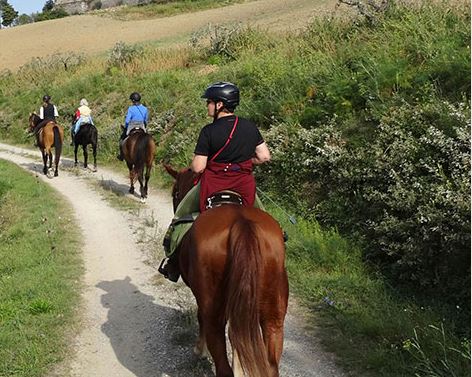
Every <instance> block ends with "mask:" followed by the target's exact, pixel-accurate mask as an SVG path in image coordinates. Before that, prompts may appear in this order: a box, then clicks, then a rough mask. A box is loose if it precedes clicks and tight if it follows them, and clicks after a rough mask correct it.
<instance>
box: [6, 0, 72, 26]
mask: <svg viewBox="0 0 472 377" xmlns="http://www.w3.org/2000/svg"><path fill="white" fill-rule="evenodd" d="M66 16H68V14H67V12H66V11H65V10H64V9H62V8H55V7H54V0H47V1H46V2H45V3H44V6H43V9H42V12H36V13H32V14H29V15H28V14H26V13H22V14H20V15H19V14H18V11H17V10H16V9H15V8H14V7H13V6H12V5H11V4H10V3H9V2H8V0H0V21H1V22H0V28H4V27H11V26H18V25H25V24H30V23H32V22H39V21H46V20H52V19H54V18H62V17H66Z"/></svg>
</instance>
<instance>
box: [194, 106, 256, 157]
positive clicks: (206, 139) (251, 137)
mask: <svg viewBox="0 0 472 377" xmlns="http://www.w3.org/2000/svg"><path fill="white" fill-rule="evenodd" d="M235 120H236V116H235V115H229V116H226V117H223V118H220V119H217V120H216V121H215V122H213V123H210V124H208V125H206V126H205V127H204V128H203V129H202V130H201V132H200V136H199V138H198V141H197V145H196V147H195V152H194V153H195V154H196V155H200V156H207V157H209V158H210V159H211V157H212V156H213V155H215V154H216V152H218V150H219V149H220V148H221V147H223V145H224V144H225V143H226V140H228V137H229V135H230V133H231V130H232V128H233V125H234V122H235ZM263 142H264V139H263V138H262V135H261V133H260V132H259V130H258V129H257V127H256V125H255V124H254V123H253V122H251V121H250V120H247V119H243V118H239V120H238V124H237V127H236V129H235V131H234V134H233V137H232V139H231V142H230V143H229V144H228V145H227V147H226V148H225V149H224V150H223V151H222V152H221V153H220V154H219V155H218V156H217V157H216V158H215V160H214V161H215V162H243V161H246V160H249V159H251V158H252V157H253V156H254V151H255V149H256V147H257V146H258V145H260V144H262V143H263Z"/></svg>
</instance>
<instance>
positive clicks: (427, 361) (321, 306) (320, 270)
mask: <svg viewBox="0 0 472 377" xmlns="http://www.w3.org/2000/svg"><path fill="white" fill-rule="evenodd" d="M268 210H269V211H270V212H271V213H272V214H273V215H274V217H276V218H277V219H279V221H280V223H281V225H282V227H283V228H284V229H285V230H286V231H287V233H288V235H289V240H288V242H287V270H288V274H289V279H290V291H291V293H292V294H293V293H295V295H296V296H298V297H300V298H301V299H302V301H303V303H304V304H305V306H306V307H308V308H309V310H310V312H311V313H312V314H313V317H312V318H313V321H314V323H313V325H314V327H316V328H317V329H318V330H317V333H316V336H318V337H321V340H322V343H323V344H324V346H325V347H326V349H327V350H329V351H332V352H334V353H335V354H336V355H337V362H338V363H339V364H340V365H342V366H343V367H345V368H346V369H347V370H350V371H352V373H353V374H354V375H366V374H367V375H371V376H377V377H380V376H384V377H400V376H405V377H406V376H415V377H420V376H431V377H432V376H434V377H439V376H444V377H446V376H457V377H459V376H464V377H465V376H470V340H468V339H460V338H458V337H457V336H455V335H454V334H453V333H451V331H450V329H451V328H453V325H452V324H451V323H444V317H443V316H442V315H441V313H440V311H439V310H438V307H432V308H431V307H427V306H422V305H421V304H420V303H419V302H418V301H417V300H415V299H414V298H411V297H403V296H400V295H399V294H398V293H396V292H395V291H394V290H393V289H392V288H391V287H389V286H388V285H387V284H386V283H385V280H383V279H381V278H380V277H378V278H377V277H376V275H375V274H374V273H373V272H372V271H369V269H368V267H366V265H365V263H364V262H363V260H362V251H361V249H360V247H359V246H356V245H355V244H354V243H353V242H350V241H349V240H347V239H346V238H343V237H342V236H340V235H339V233H338V232H337V231H335V230H325V229H322V228H321V227H320V226H319V225H318V223H316V222H314V221H308V220H303V219H298V222H297V223H296V224H295V225H294V224H291V223H290V222H289V220H288V215H287V214H286V213H284V211H283V210H282V209H280V208H279V209H276V208H274V207H273V206H270V205H269V207H268ZM458 310H460V308H458Z"/></svg>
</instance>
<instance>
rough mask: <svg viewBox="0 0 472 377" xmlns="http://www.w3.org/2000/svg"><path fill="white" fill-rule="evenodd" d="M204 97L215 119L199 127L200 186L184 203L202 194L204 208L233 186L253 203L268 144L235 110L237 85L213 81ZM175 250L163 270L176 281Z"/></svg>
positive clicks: (197, 162) (244, 200)
mask: <svg viewBox="0 0 472 377" xmlns="http://www.w3.org/2000/svg"><path fill="white" fill-rule="evenodd" d="M202 98H205V99H206V100H207V101H206V102H207V111H208V116H209V117H212V118H213V122H212V123H210V124H208V125H206V126H205V127H204V128H203V129H202V130H201V131H200V135H199V137H198V141H197V145H196V147H195V151H194V153H195V154H194V157H193V160H192V164H191V168H192V170H193V171H194V172H195V173H198V174H201V179H200V190H199V192H198V190H196V189H193V190H191V192H190V193H189V194H188V195H187V196H186V197H185V198H184V200H183V201H182V203H181V205H185V204H184V202H191V201H192V200H193V198H191V196H192V195H199V197H200V199H199V203H200V206H199V207H200V208H199V209H200V212H202V211H205V210H206V209H207V208H206V207H207V204H208V202H207V198H209V197H210V196H211V195H212V194H214V193H216V192H220V191H223V190H231V191H234V192H236V193H238V194H239V195H240V196H241V198H242V204H243V205H245V206H253V205H254V200H255V196H256V182H255V179H254V176H253V174H252V170H253V165H258V164H262V163H264V162H267V161H270V152H269V149H268V147H267V144H266V143H265V142H264V139H263V138H262V135H261V134H260V132H259V130H258V129H257V127H256V125H255V124H254V123H253V122H252V121H250V120H247V119H244V118H239V117H238V116H236V115H235V114H234V110H235V108H236V106H238V105H239V89H238V87H237V86H236V85H234V84H232V83H229V82H217V83H214V84H212V85H210V86H209V87H208V88H207V89H206V90H205V92H204V94H203V96H202ZM181 205H179V208H180V207H181ZM178 212H179V211H178V209H177V211H176V215H178V216H181V215H183V214H180V213H178ZM168 233H170V232H168ZM166 237H169V234H167V235H166ZM167 244H168V243H167ZM166 246H168V245H166V242H164V247H166ZM166 253H168V250H166ZM174 254H175V253H174ZM174 254H171V256H170V257H169V259H168V261H167V264H166V265H164V266H163V268H162V271H161V272H162V273H163V274H164V275H165V276H166V277H167V278H168V279H169V280H171V281H177V280H178V277H179V272H178V261H177V260H176V259H177V258H175V257H174Z"/></svg>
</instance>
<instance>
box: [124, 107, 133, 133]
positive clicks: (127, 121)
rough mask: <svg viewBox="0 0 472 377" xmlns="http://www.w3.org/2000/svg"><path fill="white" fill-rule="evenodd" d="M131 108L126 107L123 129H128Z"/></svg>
mask: <svg viewBox="0 0 472 377" xmlns="http://www.w3.org/2000/svg"><path fill="white" fill-rule="evenodd" d="M131 116H132V112H131V107H128V112H127V113H126V118H125V128H128V125H129V122H130V121H131Z"/></svg>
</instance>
